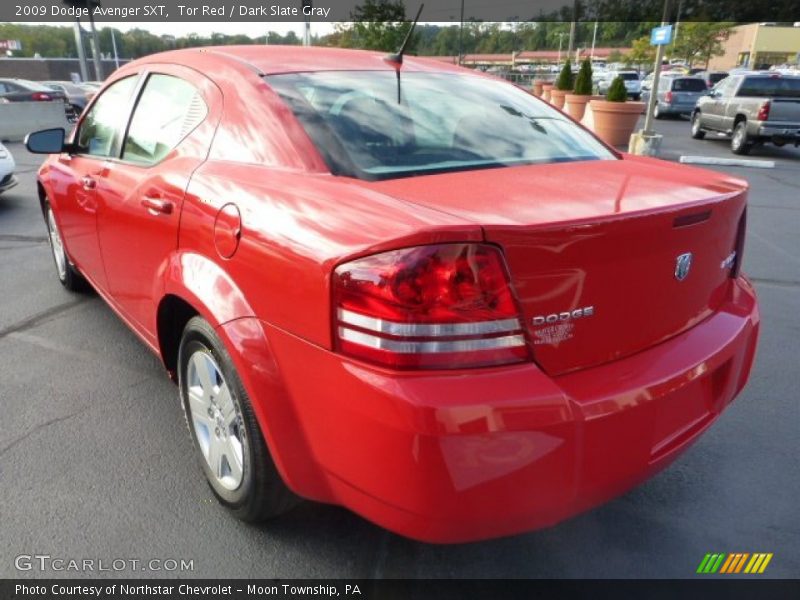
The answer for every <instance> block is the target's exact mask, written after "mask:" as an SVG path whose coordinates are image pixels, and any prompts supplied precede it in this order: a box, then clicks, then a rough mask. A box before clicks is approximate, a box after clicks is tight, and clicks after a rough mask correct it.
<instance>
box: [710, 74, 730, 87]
mask: <svg viewBox="0 0 800 600" xmlns="http://www.w3.org/2000/svg"><path fill="white" fill-rule="evenodd" d="M727 76H728V74H727V73H710V74H709V76H708V80H709V81H710V82H711V85H714V84H715V83H718V82H720V81H722V80H723V79H725V78H726V77H727Z"/></svg>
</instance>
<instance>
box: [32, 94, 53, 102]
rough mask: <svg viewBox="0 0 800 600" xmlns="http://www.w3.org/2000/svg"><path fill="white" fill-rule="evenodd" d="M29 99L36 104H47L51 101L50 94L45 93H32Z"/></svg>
mask: <svg viewBox="0 0 800 600" xmlns="http://www.w3.org/2000/svg"><path fill="white" fill-rule="evenodd" d="M31 98H32V99H33V100H35V101H36V102H49V101H50V100H52V99H53V97H52V96H51V95H50V94H47V93H45V92H33V94H31Z"/></svg>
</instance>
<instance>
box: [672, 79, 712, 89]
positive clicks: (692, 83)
mask: <svg viewBox="0 0 800 600" xmlns="http://www.w3.org/2000/svg"><path fill="white" fill-rule="evenodd" d="M707 89H708V86H707V85H706V82H705V81H703V80H702V79H696V78H692V79H689V78H686V79H673V80H672V91H674V92H705V91H706V90H707Z"/></svg>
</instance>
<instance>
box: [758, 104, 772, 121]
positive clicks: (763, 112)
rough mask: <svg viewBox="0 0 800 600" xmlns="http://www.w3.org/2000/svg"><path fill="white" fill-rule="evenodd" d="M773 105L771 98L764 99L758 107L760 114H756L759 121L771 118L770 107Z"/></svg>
mask: <svg viewBox="0 0 800 600" xmlns="http://www.w3.org/2000/svg"><path fill="white" fill-rule="evenodd" d="M771 106H772V103H771V102H770V101H769V100H766V101H764V102H763V103H762V104H761V106H759V107H758V114H757V115H756V119H757V120H759V121H766V120H767V119H769V109H770V107H771Z"/></svg>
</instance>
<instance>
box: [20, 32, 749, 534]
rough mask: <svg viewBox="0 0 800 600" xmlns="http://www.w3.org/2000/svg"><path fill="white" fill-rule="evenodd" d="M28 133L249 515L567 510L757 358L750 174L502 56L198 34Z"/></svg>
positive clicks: (61, 250)
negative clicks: (586, 125)
mask: <svg viewBox="0 0 800 600" xmlns="http://www.w3.org/2000/svg"><path fill="white" fill-rule="evenodd" d="M28 145H29V148H31V149H32V150H33V151H39V152H49V153H54V154H53V155H52V156H50V157H49V158H48V159H47V161H46V162H45V164H44V165H43V166H42V168H41V170H40V171H39V194H40V198H41V203H42V209H43V212H44V216H45V220H46V222H47V225H48V228H49V232H50V240H51V242H52V249H53V254H54V257H55V263H56V267H57V271H58V276H59V278H60V280H61V282H62V283H63V284H64V285H65V286H66V287H67V288H70V289H72V288H75V287H77V286H79V285H80V284H81V282H82V281H83V280H87V281H88V282H89V283H90V284H91V285H92V286H93V287H94V288H95V289H96V290H97V291H98V293H99V294H100V295H101V296H102V297H103V298H104V299H105V300H106V301H107V302H108V303H109V304H110V305H111V307H112V308H113V309H114V310H115V311H116V312H117V313H118V314H119V316H120V317H121V318H122V319H123V320H124V321H125V322H126V323H127V324H128V325H129V326H130V327H131V328H132V329H133V330H134V331H135V332H136V333H137V334H138V335H139V337H141V338H142V340H143V341H144V342H145V343H146V344H147V345H148V346H149V347H150V348H151V349H153V350H154V351H155V352H156V353H158V355H159V356H160V357H161V358H162V359H163V362H164V364H165V366H166V368H167V369H168V370H169V371H170V373H171V374H172V375H173V376H174V377H175V378H176V379H177V381H178V382H179V389H180V395H181V398H182V401H183V404H184V407H185V410H186V416H187V421H188V423H189V430H190V432H191V435H192V438H193V440H194V443H195V445H196V447H197V449H198V452H199V458H200V462H201V464H202V467H203V470H204V472H205V476H206V477H207V478H208V481H209V483H210V485H211V488H212V489H213V491H214V493H215V494H216V496H217V497H218V498H219V500H220V502H222V504H224V505H225V506H227V507H228V508H229V509H231V510H232V511H233V512H234V513H235V514H236V515H237V516H239V517H240V518H242V519H245V520H249V521H253V520H260V519H264V518H267V517H271V516H274V515H277V514H279V513H281V512H282V511H284V510H286V509H287V508H288V507H290V506H291V505H292V504H293V503H294V501H295V500H296V498H297V496H302V497H305V498H311V499H314V500H318V501H322V502H332V503H337V504H341V505H344V506H347V507H349V508H351V509H352V510H354V511H355V512H357V513H359V514H361V515H363V516H364V517H366V518H367V519H370V520H372V521H374V522H375V523H379V524H380V525H382V526H384V527H387V528H389V529H391V530H393V531H396V532H399V533H401V534H403V535H407V536H410V537H414V538H418V539H423V540H430V541H438V542H454V541H463V540H472V539H480V538H488V537H493V536H500V535H506V534H511V533H515V532H521V531H526V530H530V529H534V528H537V527H542V526H546V525H549V524H552V523H555V522H557V521H559V520H561V519H564V518H566V517H568V516H570V515H574V514H576V513H577V512H579V511H583V510H586V509H588V508H590V507H592V506H595V505H597V504H598V503H600V502H603V501H605V500H607V499H609V498H612V497H614V496H616V495H618V494H620V493H622V492H624V491H625V490H627V489H629V488H630V487H631V486H633V485H635V484H637V483H638V482H641V481H642V480H644V479H645V478H647V477H648V476H650V475H652V474H653V473H655V472H656V471H658V470H659V469H661V468H663V467H664V466H665V465H666V464H668V463H669V462H670V461H672V460H673V459H674V458H675V457H676V456H677V455H678V454H679V453H680V452H681V451H683V450H684V449H685V448H686V447H687V446H688V445H689V444H691V442H693V441H694V440H696V439H697V437H698V436H699V434H701V433H702V432H703V431H704V430H705V429H706V428H708V426H709V425H710V424H711V423H712V422H713V421H714V420H715V419H716V418H717V417H718V416H719V415H720V413H721V412H722V411H723V410H724V409H725V407H726V406H727V405H728V404H729V403H730V402H731V401H732V400H733V398H734V397H735V396H736V394H737V393H738V392H739V391H740V390H741V389H742V387H743V386H744V384H745V382H746V380H747V377H748V375H749V372H750V368H751V364H752V361H753V355H754V352H755V346H756V338H757V333H758V325H759V316H758V308H757V302H756V297H755V294H754V292H753V288H752V287H751V285H750V284H749V283H748V281H747V279H746V278H745V277H744V276H743V275H742V274H741V273H740V265H741V261H742V247H743V242H744V232H745V200H746V194H747V187H746V184H745V183H744V182H742V181H740V180H738V179H734V178H732V177H729V176H726V175H723V174H720V173H714V172H708V171H702V170H698V169H694V168H690V167H685V166H680V165H676V164H670V163H666V162H661V161H657V160H654V159H648V158H637V157H633V156H628V155H620V154H618V153H617V152H615V151H614V150H612V149H610V148H608V147H606V146H605V145H603V144H602V143H601V142H599V141H598V140H597V139H596V138H595V137H594V136H593V135H592V134H591V133H589V132H588V131H586V130H584V129H583V128H581V127H580V126H578V125H577V124H575V123H574V122H573V121H571V120H570V119H569V118H567V117H566V116H564V115H563V114H562V113H561V112H559V111H558V110H556V109H554V108H552V107H550V106H548V105H547V104H546V103H544V102H542V101H540V100H539V99H537V98H535V97H533V96H530V95H528V94H527V93H525V92H524V91H522V90H520V89H518V88H516V87H514V86H513V85H510V84H507V83H504V82H499V81H496V80H494V79H491V78H489V77H486V76H483V75H480V74H474V73H472V72H470V71H467V70H463V69H460V68H457V67H454V66H450V65H446V64H443V63H439V62H435V61H428V60H423V59H415V58H407V59H406V60H405V64H403V65H402V66H400V65H398V64H397V63H393V62H392V61H387V60H386V57H384V56H383V55H380V54H376V53H369V52H357V51H343V50H332V49H323V48H308V49H302V50H301V49H298V48H280V47H256V46H247V47H225V48H209V49H204V50H185V51H176V52H170V53H165V54H159V55H154V56H150V57H147V58H145V59H142V60H138V61H135V62H133V63H131V64H129V65H126V66H125V67H123V68H122V69H120V70H119V71H117V72H115V73H114V75H113V76H112V78H111V79H110V81H109V82H108V83H107V84H106V86H105V88H104V89H103V91H101V92H100V93H99V94H98V95H97V96H96V98H95V99H94V101H93V102H92V104H91V105H90V106H89V107H88V109H87V110H86V111H85V112H84V115H83V116H82V118H81V120H80V122H79V123H78V125H77V128H76V130H75V132H74V133H73V135H72V136H70V138H69V139H67V140H66V141H64V135H63V131H61V130H51V131H48V132H39V133H37V134H32V135H31V136H30V137H29V139H28ZM158 401H159V399H158V398H143V399H142V402H143V403H147V402H158Z"/></svg>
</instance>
